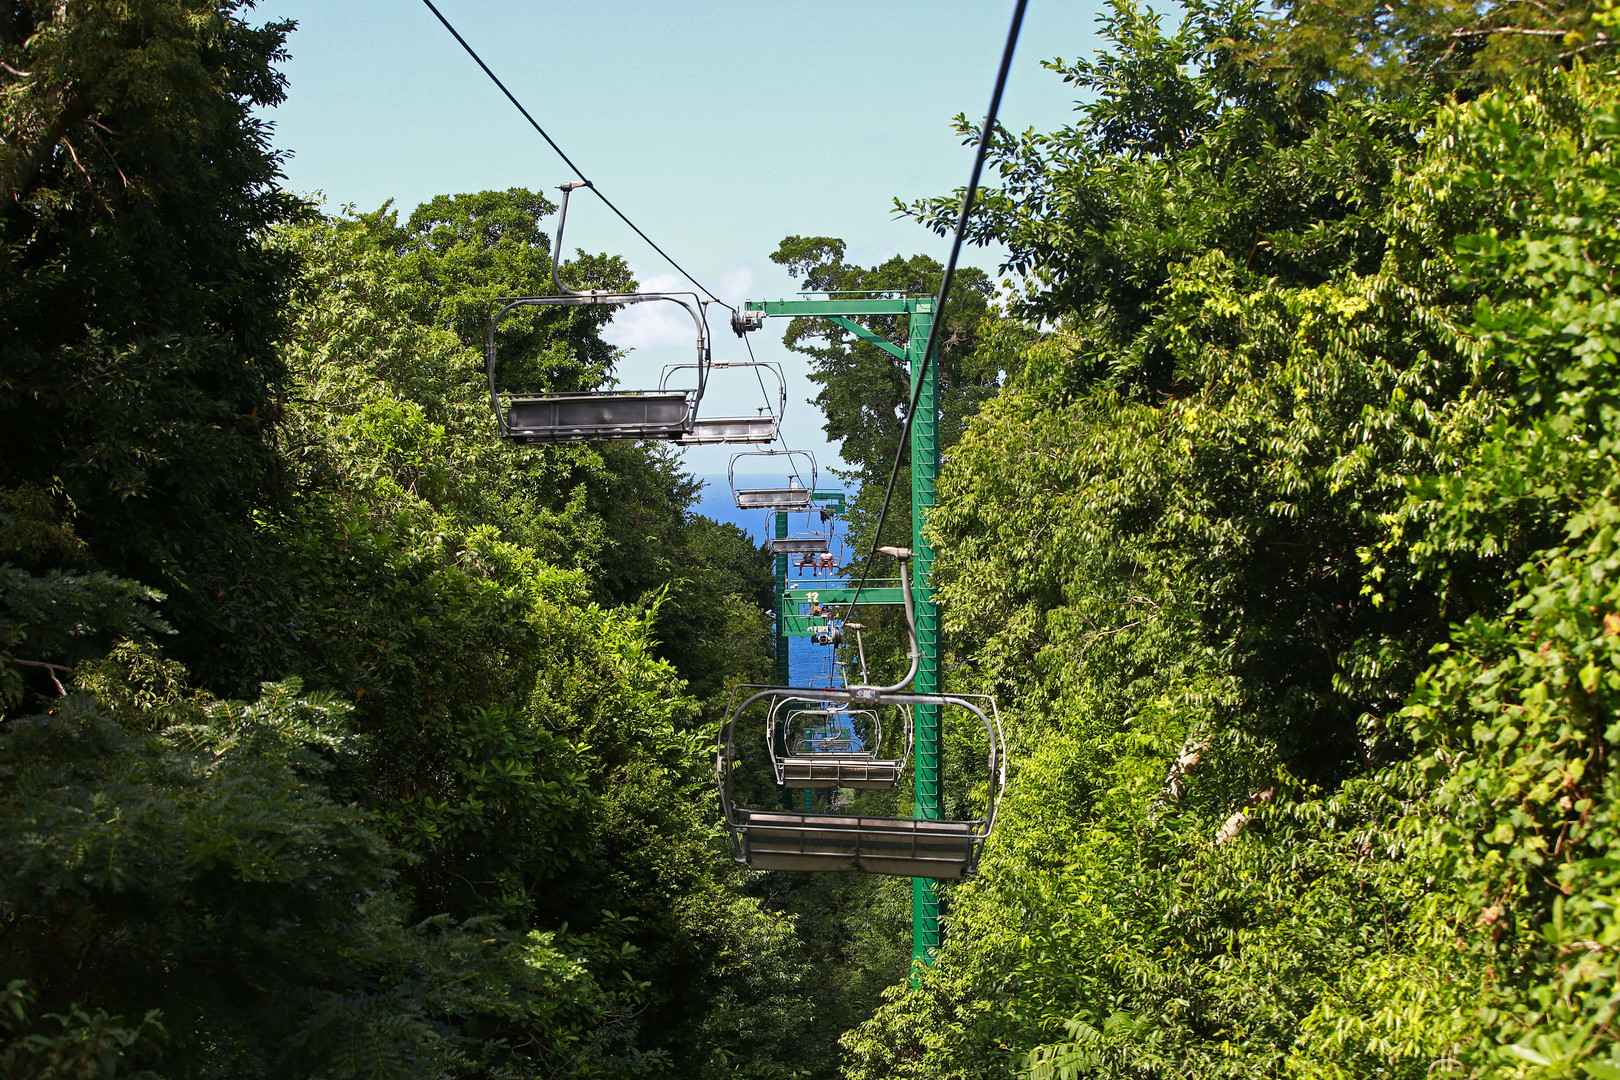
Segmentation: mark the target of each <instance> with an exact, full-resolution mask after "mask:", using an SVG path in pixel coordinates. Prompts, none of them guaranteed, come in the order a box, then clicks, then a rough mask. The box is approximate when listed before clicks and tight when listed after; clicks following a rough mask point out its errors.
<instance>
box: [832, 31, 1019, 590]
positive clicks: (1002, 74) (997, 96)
mask: <svg viewBox="0 0 1620 1080" xmlns="http://www.w3.org/2000/svg"><path fill="white" fill-rule="evenodd" d="M1028 2H1029V0H1018V2H1017V3H1016V4H1015V5H1014V6H1013V16H1012V25H1011V26H1009V27H1008V28H1007V44H1006V47H1005V48H1003V49H1002V51H1001V69H1000V70H999V71H997V72H996V88H995V90H994V91H992V92H991V94H990V108H989V109H988V110H987V111H986V113H985V117H984V127H983V128H981V129H980V130H979V149H978V153H976V154H975V155H974V156H973V174H972V175H971V176H970V177H969V178H968V186H967V192H966V193H965V194H964V195H963V197H962V214H961V216H960V217H959V218H957V221H956V235H955V237H953V238H952V240H951V255H950V258H949V259H948V260H946V263H945V275H944V277H942V278H940V282H939V296H938V297H937V298H936V299H935V301H934V322H933V325H931V326H930V327H929V328H928V344H927V346H926V347H925V348H924V349H923V357H922V363H921V364H919V365H918V367H917V374H916V383H917V385H916V386H915V387H913V388H912V391H911V406H910V407H909V408H908V409H906V422H905V424H904V426H902V427H901V429H900V441H899V443H898V444H897V445H896V446H895V448H894V464H893V465H891V466H890V467H889V482H888V484H887V485H886V486H885V487H884V489H883V507H882V509H880V510H879V511H878V519H877V527H876V528H874V529H873V530H872V546H871V547H870V548H869V549H868V550H867V552H866V559H865V563H864V566H863V567H862V569H861V581H860V584H858V585H856V586H855V591H854V592H853V593H851V594H850V598H849V606H848V607H846V608H845V609H844V620H845V621H846V622H847V621H848V620H849V617H850V615H851V614H852V613H853V612H854V610H855V601H857V600H859V599H860V596H861V590H862V589H864V588H866V581H867V576H868V575H869V574H870V573H871V571H872V559H873V557H874V556H875V555H876V554H877V548H878V544H879V543H881V542H882V541H881V537H882V535H883V522H884V520H885V519H886V518H887V517H888V516H889V501H890V499H891V498H893V496H894V483H895V480H896V479H897V478H898V477H899V475H900V457H901V455H902V454H904V453H905V451H906V441H907V440H908V439H910V437H911V424H912V421H913V420H914V419H915V418H916V416H917V402H918V400H919V399H920V398H921V397H922V391H923V380H924V377H925V376H926V375H927V373H928V365H929V364H930V363H931V362H932V361H933V359H934V347H935V345H936V344H937V343H938V340H939V328H940V327H941V326H943V325H944V324H945V300H946V298H947V297H948V296H949V295H950V291H951V278H953V277H954V276H955V275H956V259H957V256H958V255H960V254H961V252H962V239H963V237H964V236H966V235H967V223H968V215H969V214H970V213H971V212H972V210H973V196H974V194H975V193H976V192H977V191H978V190H979V177H980V175H981V174H982V173H983V172H984V159H985V157H986V155H987V154H988V153H989V151H990V142H991V140H992V139H993V138H994V137H995V128H996V114H997V113H998V112H1000V111H1001V94H1002V91H1003V90H1005V89H1006V88H1007V72H1008V71H1009V70H1011V68H1012V58H1013V51H1014V50H1015V49H1016V48H1017V47H1018V29H1019V27H1020V26H1021V25H1022V24H1023V21H1024V8H1025V7H1026V6H1027V5H1028Z"/></svg>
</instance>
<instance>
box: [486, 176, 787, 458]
mask: <svg viewBox="0 0 1620 1080" xmlns="http://www.w3.org/2000/svg"><path fill="white" fill-rule="evenodd" d="M588 186H589V184H588V183H586V182H583V181H575V182H572V183H567V184H563V185H561V187H560V189H559V190H561V191H562V202H561V205H560V206H559V208H558V210H557V236H556V240H555V243H554V244H553V246H552V252H551V281H552V284H553V285H554V286H556V289H557V295H555V296H517V297H507V298H505V299H504V302H503V304H502V306H501V307H500V308H499V309H498V310H497V311H496V312H495V314H494V315H493V316H492V317H491V318H490V321H489V326H488V328H487V330H486V331H485V336H484V366H485V373H486V375H487V376H488V379H489V399H490V406H491V407H492V408H493V410H494V412H495V421H496V426H497V428H498V430H499V432H500V434H501V436H502V437H503V438H506V439H510V440H512V441H513V442H517V443H561V442H579V441H584V440H608V439H650V440H664V441H673V442H681V441H684V440H687V439H691V438H698V439H700V440H702V441H728V440H727V439H717V438H716V437H715V436H716V435H717V434H720V433H735V429H734V426H733V425H731V424H730V420H729V419H728V418H716V420H715V421H714V422H713V425H712V426H704V425H705V420H704V418H703V417H701V416H700V415H699V406H700V405H701V403H702V401H703V394H704V390H705V388H706V386H707V384H708V376H709V367H710V347H709V326H708V318H707V316H708V301H705V300H703V299H702V298H700V297H699V296H698V294H697V293H694V292H643V293H615V292H609V291H607V290H604V289H585V290H579V289H570V288H568V287H566V286H564V285H563V283H562V280H561V278H559V276H558V273H557V269H558V264H559V262H560V260H561V258H562V241H563V228H564V226H565V224H566V223H567V220H568V197H569V195H570V194H571V193H572V192H573V191H574V189H575V188H580V187H588ZM652 301H666V302H668V303H673V304H679V305H680V306H681V307H682V308H684V309H685V310H686V312H687V314H689V315H690V316H692V324H693V326H694V327H695V329H696V331H697V360H696V362H695V363H692V364H679V365H672V367H673V368H674V369H675V370H674V371H672V370H666V371H665V373H664V378H663V379H662V380H661V382H660V384H659V388H658V389H657V390H656V391H635V390H632V391H625V390H602V391H589V392H582V393H563V394H518V393H512V392H508V391H504V390H502V389H501V388H500V386H499V384H498V380H497V372H498V369H497V365H496V356H495V331H496V330H497V329H498V328H499V327H500V324H501V321H502V320H503V319H505V318H506V316H507V315H508V314H510V313H511V312H513V311H515V310H517V309H518V308H522V307H591V306H610V307H619V306H623V305H627V304H643V303H650V302H652ZM736 366H746V365H736ZM759 366H764V365H759ZM676 371H684V372H689V373H690V374H691V378H690V379H686V380H681V379H677V380H675V381H676V382H677V383H680V382H683V381H684V382H687V383H689V384H690V385H675V386H672V385H670V384H671V378H672V376H673V375H674V374H675V372H676ZM774 373H775V375H776V377H777V378H778V380H780V379H781V371H780V370H779V369H777V370H776V371H775V372H774ZM781 400H782V401H783V402H784V403H785V401H786V391H785V388H784V390H783V392H782V396H781ZM767 404H769V402H768V401H767ZM766 412H770V415H771V417H772V419H771V421H770V424H769V425H767V426H769V428H770V437H771V438H775V432H776V430H777V427H778V426H779V425H780V422H781V410H780V408H779V409H777V410H776V411H774V412H771V411H770V410H769V409H767V410H766ZM748 419H749V420H750V421H752V420H754V419H755V418H748ZM762 433H763V428H762V427H761V426H759V425H754V426H752V427H750V428H749V430H748V432H747V434H748V435H749V436H750V437H749V439H748V440H747V441H757V440H756V439H755V438H754V437H755V436H758V435H761V434H762Z"/></svg>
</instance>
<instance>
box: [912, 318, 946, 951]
mask: <svg viewBox="0 0 1620 1080" xmlns="http://www.w3.org/2000/svg"><path fill="white" fill-rule="evenodd" d="M910 321H911V335H910V341H909V342H908V345H907V349H906V352H907V355H908V358H909V360H910V363H911V379H912V392H913V393H916V392H917V379H918V377H919V376H920V375H921V377H922V393H921V394H920V395H919V396H918V398H917V415H916V416H915V417H914V418H913V419H912V422H911V549H912V551H914V552H915V553H916V557H915V558H914V559H913V560H912V564H911V566H912V571H911V572H912V588H913V590H914V592H915V595H916V602H917V641H918V644H919V645H920V646H921V648H922V663H921V664H920V665H919V666H918V669H917V681H916V683H915V684H914V685H915V686H916V688H917V693H919V694H937V693H939V692H940V677H939V660H940V657H939V608H938V607H937V606H936V605H935V604H934V590H933V581H932V576H933V575H932V570H933V565H934V549H933V547H932V546H930V544H929V543H928V540H927V538H926V537H925V536H924V535H923V521H924V520H925V519H926V518H927V516H928V511H929V510H932V509H933V507H934V485H935V482H936V481H937V480H938V479H939V363H938V353H937V351H936V353H935V362H934V363H931V364H929V365H928V366H927V373H926V374H925V375H923V374H922V372H923V370H924V369H923V364H922V359H923V350H924V349H926V348H928V333H929V331H930V329H932V327H933V322H934V304H933V301H931V300H918V301H917V306H916V310H915V312H914V313H913V314H912V316H911V320H910ZM913 724H914V729H913V738H914V739H915V740H916V742H915V748H914V749H913V751H912V754H913V758H914V760H915V761H916V768H917V772H916V787H917V799H916V816H917V817H919V818H930V819H933V820H938V819H940V818H943V817H944V816H945V793H944V790H943V786H942V784H941V765H942V762H941V760H940V758H941V753H940V751H941V746H940V743H941V733H940V707H939V706H938V705H918V706H917V707H916V714H915V718H914V720H913ZM939 902H940V897H939V887H938V882H936V881H934V880H933V879H932V878H912V879H911V955H912V959H913V960H915V961H920V962H921V963H923V964H925V965H928V964H932V963H933V959H934V953H935V952H936V951H937V950H938V949H939V947H940V944H941V942H942V940H943V934H942V931H941V929H940V923H939V907H940V903H939Z"/></svg>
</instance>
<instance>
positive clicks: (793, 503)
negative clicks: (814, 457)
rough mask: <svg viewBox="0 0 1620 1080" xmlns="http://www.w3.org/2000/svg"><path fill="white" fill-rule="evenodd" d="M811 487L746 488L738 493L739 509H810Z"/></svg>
mask: <svg viewBox="0 0 1620 1080" xmlns="http://www.w3.org/2000/svg"><path fill="white" fill-rule="evenodd" d="M813 494H814V492H812V491H811V490H810V489H809V488H801V487H785V488H744V489H741V490H739V491H738V492H737V493H736V497H737V509H739V510H808V509H810V497H811V495H813Z"/></svg>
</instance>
